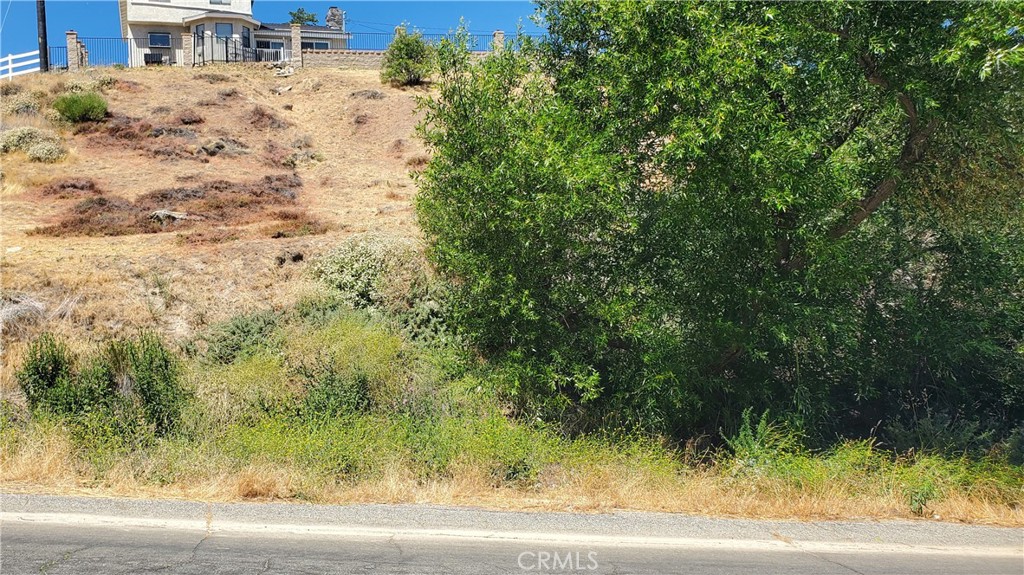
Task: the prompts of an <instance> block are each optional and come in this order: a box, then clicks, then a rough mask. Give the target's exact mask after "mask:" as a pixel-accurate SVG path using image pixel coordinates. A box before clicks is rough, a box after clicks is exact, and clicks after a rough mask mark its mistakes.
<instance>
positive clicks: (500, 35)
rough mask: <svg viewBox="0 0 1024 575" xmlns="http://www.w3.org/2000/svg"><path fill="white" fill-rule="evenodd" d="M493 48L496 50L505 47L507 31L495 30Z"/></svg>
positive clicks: (492, 41)
mask: <svg viewBox="0 0 1024 575" xmlns="http://www.w3.org/2000/svg"><path fill="white" fill-rule="evenodd" d="M491 48H492V49H494V51H495V52H497V51H499V50H502V49H504V48H505V32H503V31H501V30H495V31H494V39H493V40H491Z"/></svg>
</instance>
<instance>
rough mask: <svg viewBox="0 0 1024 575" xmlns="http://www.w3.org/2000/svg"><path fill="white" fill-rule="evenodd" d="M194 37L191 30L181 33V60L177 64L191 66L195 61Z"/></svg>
mask: <svg viewBox="0 0 1024 575" xmlns="http://www.w3.org/2000/svg"><path fill="white" fill-rule="evenodd" d="M195 47H196V46H195V38H194V36H192V33H191V32H182V33H181V62H178V65H179V66H184V67H185V68H191V67H192V66H194V65H195V63H196V58H195Z"/></svg>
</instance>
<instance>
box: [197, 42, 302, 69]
mask: <svg viewBox="0 0 1024 575" xmlns="http://www.w3.org/2000/svg"><path fill="white" fill-rule="evenodd" d="M192 46H193V48H192V54H193V63H194V64H195V65H197V66H204V65H206V64H230V63H234V62H280V61H281V59H282V57H283V56H284V53H285V52H287V50H275V49H264V48H249V47H246V46H244V45H243V43H242V41H241V40H239V39H236V38H226V37H222V36H199V35H195V36H193V37H192Z"/></svg>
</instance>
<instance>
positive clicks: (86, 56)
mask: <svg viewBox="0 0 1024 575" xmlns="http://www.w3.org/2000/svg"><path fill="white" fill-rule="evenodd" d="M78 50H79V51H80V52H81V54H82V67H83V68H88V67H89V49H88V48H86V47H85V43H83V42H79V43H78Z"/></svg>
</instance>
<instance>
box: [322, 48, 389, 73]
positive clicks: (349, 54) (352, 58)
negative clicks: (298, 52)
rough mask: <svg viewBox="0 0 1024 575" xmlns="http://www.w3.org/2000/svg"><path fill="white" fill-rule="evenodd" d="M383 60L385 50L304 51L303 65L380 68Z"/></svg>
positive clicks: (354, 68) (346, 68)
mask: <svg viewBox="0 0 1024 575" xmlns="http://www.w3.org/2000/svg"><path fill="white" fill-rule="evenodd" d="M383 62H384V52H361V51H359V50H303V51H302V65H303V66H307V67H314V68H316V67H320V68H342V69H345V70H379V69H380V66H381V64H382V63H383Z"/></svg>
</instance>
